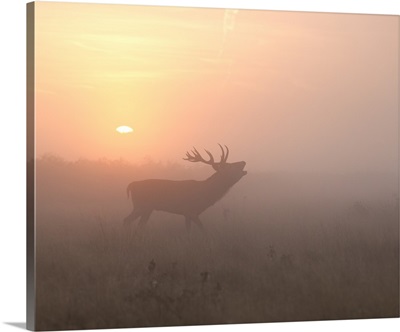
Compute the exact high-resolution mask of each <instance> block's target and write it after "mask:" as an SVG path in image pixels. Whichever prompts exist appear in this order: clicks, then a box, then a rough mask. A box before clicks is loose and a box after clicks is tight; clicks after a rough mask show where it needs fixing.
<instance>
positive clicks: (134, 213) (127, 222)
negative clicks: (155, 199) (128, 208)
mask: <svg viewBox="0 0 400 332" xmlns="http://www.w3.org/2000/svg"><path fill="white" fill-rule="evenodd" d="M142 213H143V212H142V211H140V210H139V209H137V208H136V209H133V211H132V213H131V214H130V215H129V216H127V217H126V218H125V219H124V226H129V225H130V224H131V223H132V222H134V221H135V220H136V219H137V218H139V217H140V216H141V215H142Z"/></svg>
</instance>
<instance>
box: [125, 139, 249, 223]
mask: <svg viewBox="0 0 400 332" xmlns="http://www.w3.org/2000/svg"><path fill="white" fill-rule="evenodd" d="M220 146H221V145H220ZM221 149H222V156H221V161H220V162H219V163H216V162H215V161H214V158H213V156H212V154H211V153H210V152H209V151H207V150H206V153H207V154H208V155H209V157H210V160H208V161H207V160H205V159H203V157H201V155H200V153H199V152H198V151H197V150H196V149H194V150H193V151H192V154H190V153H186V156H187V157H186V158H184V159H185V160H187V161H190V162H202V163H205V164H208V165H211V166H212V167H213V168H214V170H215V171H216V172H215V173H214V174H213V175H212V176H210V177H209V178H208V179H206V180H204V181H195V180H182V181H173V180H159V179H151V180H143V181H135V182H132V183H130V184H129V185H128V188H127V193H128V196H129V195H130V196H131V199H132V203H133V206H134V209H133V211H132V213H131V214H130V215H129V216H127V217H126V218H125V224H129V223H131V222H132V221H134V220H135V219H137V218H139V217H140V221H139V226H144V225H145V223H146V222H147V220H148V219H149V217H150V215H151V213H152V212H153V211H154V210H156V211H165V212H169V213H174V214H178V215H182V216H184V217H185V220H186V227H187V229H188V230H190V226H191V221H193V222H195V223H196V224H197V225H198V226H199V227H202V224H201V221H200V219H199V215H200V214H201V213H202V212H204V211H205V210H206V209H208V208H209V207H210V206H212V205H214V204H215V203H216V202H217V201H218V200H220V199H221V198H222V197H223V196H224V195H225V194H226V193H227V192H228V190H229V189H230V188H231V187H232V186H233V185H234V184H235V183H236V182H238V181H239V180H240V179H241V178H242V177H243V176H244V175H246V174H247V172H246V171H244V170H243V168H244V167H245V165H246V163H245V162H244V161H240V162H235V163H227V162H226V161H227V159H228V155H229V150H228V148H226V149H227V150H226V153H225V151H224V149H223V148H222V146H221Z"/></svg>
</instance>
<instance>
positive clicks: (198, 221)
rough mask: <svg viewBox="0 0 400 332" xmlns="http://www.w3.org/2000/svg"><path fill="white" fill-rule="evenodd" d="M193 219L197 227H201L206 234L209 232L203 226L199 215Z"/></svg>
mask: <svg viewBox="0 0 400 332" xmlns="http://www.w3.org/2000/svg"><path fill="white" fill-rule="evenodd" d="M192 220H193V222H194V223H195V224H196V225H197V227H199V228H200V230H201V231H202V232H203V233H204V234H206V233H207V232H206V229H205V228H204V226H203V223H202V222H201V220H200V218H199V216H195V217H194V218H193V219H192Z"/></svg>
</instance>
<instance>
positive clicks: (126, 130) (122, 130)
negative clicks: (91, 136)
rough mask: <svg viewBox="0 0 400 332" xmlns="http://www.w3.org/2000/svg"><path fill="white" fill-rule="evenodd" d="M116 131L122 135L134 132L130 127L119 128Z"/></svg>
mask: <svg viewBox="0 0 400 332" xmlns="http://www.w3.org/2000/svg"><path fill="white" fill-rule="evenodd" d="M115 130H116V131H118V132H119V133H120V134H129V133H131V132H133V129H132V128H131V127H129V126H119V127H118V128H116V129H115Z"/></svg>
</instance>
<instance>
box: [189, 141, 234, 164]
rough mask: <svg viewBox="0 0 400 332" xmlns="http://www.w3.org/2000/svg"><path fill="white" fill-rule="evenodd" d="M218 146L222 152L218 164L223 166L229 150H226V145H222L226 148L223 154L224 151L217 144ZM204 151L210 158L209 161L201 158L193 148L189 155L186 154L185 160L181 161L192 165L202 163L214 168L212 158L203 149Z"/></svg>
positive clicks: (208, 152) (209, 153)
mask: <svg viewBox="0 0 400 332" xmlns="http://www.w3.org/2000/svg"><path fill="white" fill-rule="evenodd" d="M218 145H219V147H220V148H221V151H222V155H221V161H220V162H219V164H225V163H226V161H227V160H228V156H229V149H228V147H227V146H226V145H224V146H225V148H226V152H225V150H224V148H223V147H222V145H221V144H219V143H218ZM204 151H205V152H206V153H207V154H208V156H209V157H210V160H205V159H204V158H203V157H202V156H201V154H200V152H199V151H197V149H196V148H195V147H193V150H192V151H191V154H190V153H189V152H186V158H183V160H187V161H190V162H192V163H195V162H202V163H204V164H207V165H212V166H215V165H216V164H217V163H216V162H215V161H214V157H213V155H212V154H211V152H210V151H208V150H206V149H204Z"/></svg>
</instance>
